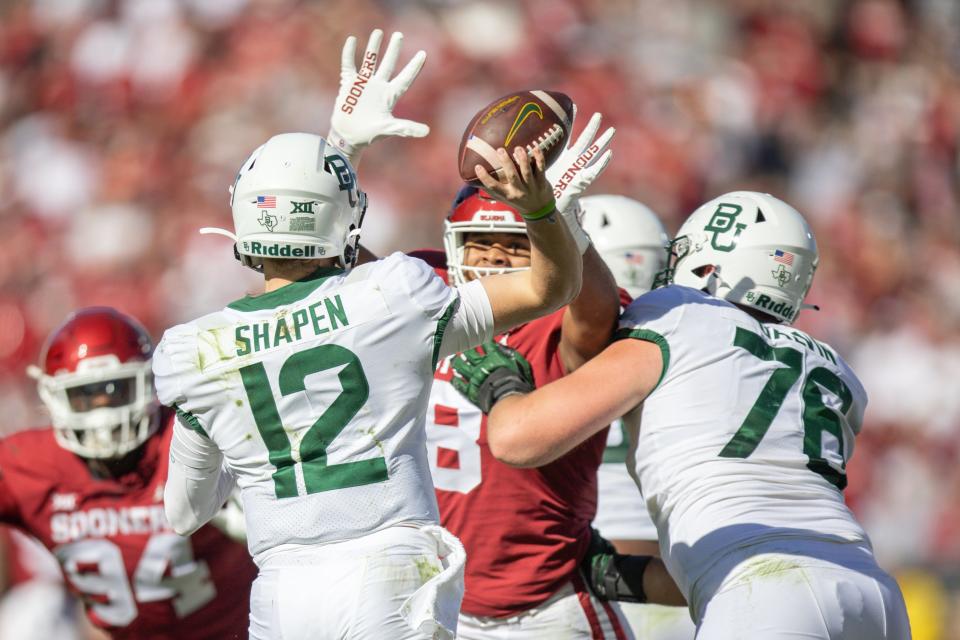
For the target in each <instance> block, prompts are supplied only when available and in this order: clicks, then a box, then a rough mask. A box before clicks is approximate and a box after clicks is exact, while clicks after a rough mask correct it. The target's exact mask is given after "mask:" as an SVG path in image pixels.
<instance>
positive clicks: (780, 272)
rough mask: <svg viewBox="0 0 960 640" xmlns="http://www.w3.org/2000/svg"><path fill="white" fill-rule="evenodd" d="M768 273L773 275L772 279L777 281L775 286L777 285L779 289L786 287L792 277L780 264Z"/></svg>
mask: <svg viewBox="0 0 960 640" xmlns="http://www.w3.org/2000/svg"><path fill="white" fill-rule="evenodd" d="M770 273H771V275H773V279H774V280H776V281H777V284H779V285H780V287H781V288H782V287H785V286H787V283H788V282H790V279H791V278H792V277H793V274H792V273H790V272H789V271H787V268H786V267H785V266H783V265H782V264H781V265H777V268H776V269H775V270H774V271H771V272H770Z"/></svg>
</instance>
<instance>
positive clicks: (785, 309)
mask: <svg viewBox="0 0 960 640" xmlns="http://www.w3.org/2000/svg"><path fill="white" fill-rule="evenodd" d="M754 297H755V298H756V299H754ZM747 301H748V302H752V303H753V305H754V306H756V307H760V308H761V309H764V310H766V311H770V312H771V313H776V314H779V315H781V316H783V317H785V318H792V317H793V305H792V304H788V303H786V302H774V301H773V300H772V299H771V298H770V296H768V295H767V294H765V293H761V294H760V295H759V296H757V295H756V294H755V293H753V292H750V293H748V294H747Z"/></svg>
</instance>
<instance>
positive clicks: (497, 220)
mask: <svg viewBox="0 0 960 640" xmlns="http://www.w3.org/2000/svg"><path fill="white" fill-rule="evenodd" d="M478 232H479V233H522V234H523V235H524V236H526V234H527V224H526V222H524V220H523V217H522V216H521V215H520V214H519V213H517V210H516V209H514V208H512V207H508V206H507V205H505V204H503V203H502V202H498V201H496V200H494V199H493V198H491V197H490V195H489V194H488V193H487V192H486V191H483V190H482V189H478V188H477V187H473V186H470V185H467V186H465V187H463V188H462V189H460V192H459V193H458V194H457V197H456V199H455V200H454V201H453V207H452V208H451V209H450V215H448V216H447V219H446V221H445V222H444V224H443V247H444V249H445V250H446V252H447V267H448V271H449V273H450V279H451V281H452V283H453V284H463V283H465V282H466V281H467V278H466V274H465V272H466V271H471V272H473V273H474V274H475V275H476V276H478V277H480V276H487V275H490V274H492V273H506V272H508V271H520V270H521V269H526V268H527V267H520V268H512V267H468V266H465V265H464V264H463V253H464V236H465V235H466V234H468V233H478Z"/></svg>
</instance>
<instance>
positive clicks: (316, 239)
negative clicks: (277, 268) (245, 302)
mask: <svg viewBox="0 0 960 640" xmlns="http://www.w3.org/2000/svg"><path fill="white" fill-rule="evenodd" d="M366 206H367V197H366V194H365V193H364V192H362V191H361V190H360V188H359V186H358V184H357V176H356V173H355V172H354V170H353V166H351V164H350V162H349V160H347V159H346V157H344V156H343V155H342V154H341V153H340V152H339V151H338V150H337V149H336V148H335V147H332V146H330V145H328V144H327V142H326V140H324V139H323V138H321V137H320V136H317V135H313V134H309V133H284V134H280V135H276V136H273V137H272V138H270V139H269V140H267V142H266V143H264V144H263V145H261V146H260V147H258V148H257V149H256V150H255V151H254V152H253V153H252V154H251V155H250V157H249V158H247V160H246V161H244V163H243V165H242V166H241V167H240V171H239V172H238V173H237V178H236V181H235V182H234V184H233V186H232V187H231V189H230V207H231V209H232V211H233V227H234V230H235V234H233V233H230V232H229V231H225V230H222V229H209V228H208V229H201V232H202V233H220V234H222V235H227V236H229V237H231V238H233V239H234V240H235V242H236V245H235V251H236V253H237V257H238V258H239V259H240V261H241V262H242V263H243V264H244V265H246V266H248V267H252V268H254V269H258V270H259V269H260V268H262V263H263V259H264V258H287V259H300V260H313V259H317V258H339V259H340V263H341V265H342V266H344V267H349V266H352V265H353V263H354V261H355V259H356V253H357V246H358V244H359V241H360V225H361V224H362V222H363V215H364V213H365V212H366Z"/></svg>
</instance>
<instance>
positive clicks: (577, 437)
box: [487, 378, 609, 468]
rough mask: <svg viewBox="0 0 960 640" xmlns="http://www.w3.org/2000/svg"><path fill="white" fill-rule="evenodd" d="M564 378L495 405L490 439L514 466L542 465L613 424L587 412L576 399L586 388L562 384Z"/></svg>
mask: <svg viewBox="0 0 960 640" xmlns="http://www.w3.org/2000/svg"><path fill="white" fill-rule="evenodd" d="M564 380H566V378H564V379H561V380H559V381H557V382H554V383H551V384H549V385H547V386H546V387H543V388H541V389H538V390H536V391H534V392H533V393H529V394H526V395H513V396H507V397H505V398H503V399H502V400H500V401H499V402H497V403H496V404H495V405H494V406H493V409H491V411H490V414H489V416H488V420H487V439H488V445H489V447H490V452H491V453H492V454H493V456H494V457H495V458H496V459H497V460H499V461H501V462H503V463H505V464H508V465H510V466H512V467H520V468H534V467H542V466H543V465H545V464H549V463H551V462H553V461H554V460H556V459H557V458H559V457H561V456H562V455H564V454H565V453H567V452H568V451H570V450H571V449H573V448H574V447H576V446H577V445H579V444H580V443H581V442H583V441H584V440H586V439H587V438H589V437H590V435H592V434H593V433H596V432H597V431H599V430H600V429H603V428H604V426H606V424H609V422H603V421H602V419H591V418H590V417H589V416H587V415H585V414H584V412H583V411H582V403H575V402H573V401H572V399H573V398H577V397H579V396H580V394H582V392H583V389H577V388H575V385H570V384H569V383H566V384H561V383H563V382H564ZM576 404H580V406H579V407H578V406H575V405H576Z"/></svg>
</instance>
